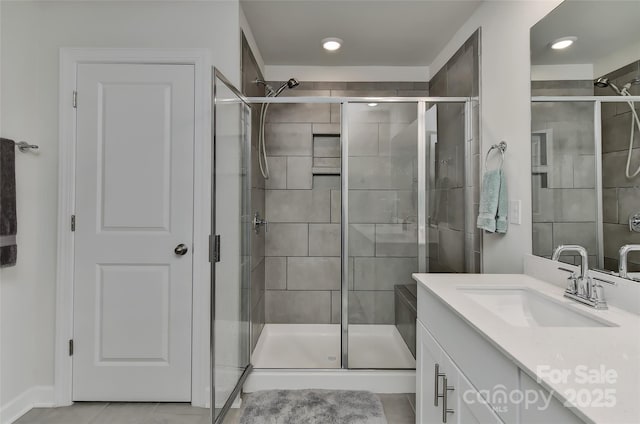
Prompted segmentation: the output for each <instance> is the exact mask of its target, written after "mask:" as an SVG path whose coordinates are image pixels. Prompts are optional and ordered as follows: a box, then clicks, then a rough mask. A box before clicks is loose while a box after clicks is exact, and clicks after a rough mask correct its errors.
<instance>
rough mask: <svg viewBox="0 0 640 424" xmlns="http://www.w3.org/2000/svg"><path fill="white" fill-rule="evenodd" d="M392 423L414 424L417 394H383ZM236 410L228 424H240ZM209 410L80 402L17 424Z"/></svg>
mask: <svg viewBox="0 0 640 424" xmlns="http://www.w3.org/2000/svg"><path fill="white" fill-rule="evenodd" d="M378 396H379V397H380V400H381V401H382V406H383V407H384V412H385V414H386V416H387V421H388V424H414V423H415V413H414V411H413V408H412V406H411V405H412V403H413V402H414V400H413V398H412V397H413V395H405V394H379V395H378ZM239 412H240V410H239V409H232V410H231V411H230V413H229V414H227V418H226V419H225V422H224V424H239V422H240V413H239ZM208 423H209V410H208V409H204V408H194V407H192V406H191V405H189V404H186V403H119V402H113V403H102V402H76V403H75V404H74V405H72V406H67V407H62V408H35V409H32V410H31V411H29V412H27V413H26V414H25V415H24V416H22V417H21V418H20V419H19V420H18V421H16V422H15V423H14V424H208Z"/></svg>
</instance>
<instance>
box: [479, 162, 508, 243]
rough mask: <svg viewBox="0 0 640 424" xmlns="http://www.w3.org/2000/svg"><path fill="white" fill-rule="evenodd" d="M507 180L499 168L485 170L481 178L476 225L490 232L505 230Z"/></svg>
mask: <svg viewBox="0 0 640 424" xmlns="http://www.w3.org/2000/svg"><path fill="white" fill-rule="evenodd" d="M507 207H508V198H507V182H506V180H505V177H504V173H503V172H502V170H501V169H494V170H491V171H487V172H485V174H484V178H483V179H482V191H481V192H480V208H479V214H478V220H477V227H478V228H480V229H483V230H485V231H488V232H490V233H495V232H498V233H503V234H504V233H506V232H507Z"/></svg>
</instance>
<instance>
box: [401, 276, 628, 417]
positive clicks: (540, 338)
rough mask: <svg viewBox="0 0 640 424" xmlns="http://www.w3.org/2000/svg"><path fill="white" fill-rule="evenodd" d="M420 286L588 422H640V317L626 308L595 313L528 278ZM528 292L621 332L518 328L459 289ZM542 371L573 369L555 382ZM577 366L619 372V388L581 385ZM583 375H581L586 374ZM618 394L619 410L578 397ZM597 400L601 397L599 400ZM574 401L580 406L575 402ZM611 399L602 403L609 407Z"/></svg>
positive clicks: (429, 280)
mask: <svg viewBox="0 0 640 424" xmlns="http://www.w3.org/2000/svg"><path fill="white" fill-rule="evenodd" d="M413 276H414V279H415V280H416V281H418V287H424V288H426V289H427V290H428V291H429V292H430V293H432V294H433V295H435V297H436V298H438V299H439V300H440V301H442V302H443V303H444V304H445V305H447V306H448V307H449V308H451V309H452V310H453V311H454V313H456V314H457V315H458V316H460V317H461V318H462V319H463V320H464V321H466V322H467V323H468V324H469V325H470V326H471V327H473V328H474V329H476V330H477V331H478V332H479V333H480V334H481V335H482V336H483V337H485V338H486V339H487V340H488V341H489V342H490V343H491V344H493V345H494V346H495V347H496V348H497V349H498V350H500V351H501V352H502V353H503V354H504V355H506V356H507V357H508V358H509V359H511V360H512V361H513V362H514V363H515V364H516V365H517V366H518V367H519V368H520V369H522V370H523V371H524V372H526V373H527V374H528V375H529V376H530V377H531V378H533V379H534V380H536V381H538V383H539V384H540V385H542V386H543V387H544V388H546V389H547V390H549V391H551V392H552V393H553V394H554V396H555V397H556V398H557V399H559V400H560V401H562V402H567V403H566V405H570V407H571V408H572V410H573V411H574V413H575V414H576V415H578V416H579V417H580V418H582V419H583V420H584V421H586V422H590V423H596V424H604V423H612V424H639V423H640V316H638V315H634V314H631V313H629V312H626V311H624V310H622V309H618V308H615V307H611V306H610V308H609V309H608V310H593V309H592V308H590V307H588V306H584V305H580V304H578V303H577V302H575V301H573V300H570V299H567V298H564V297H563V291H564V290H563V289H562V288H560V287H557V286H554V285H552V284H549V283H546V282H544V281H541V280H538V279H535V278H533V277H530V276H528V275H524V274H413ZM469 286H487V287H497V288H498V287H499V288H503V287H514V288H518V287H526V288H530V289H533V290H536V291H538V292H540V293H542V294H544V295H547V296H549V297H552V298H554V299H555V300H558V301H560V302H562V303H566V304H567V305H568V307H570V308H578V309H581V310H582V311H587V313H589V314H591V315H593V316H596V317H601V318H603V319H604V320H607V321H609V322H611V323H614V324H616V325H618V326H617V327H516V326H512V325H510V324H508V323H507V322H506V321H503V320H502V319H501V318H500V317H498V316H497V315H495V314H493V313H491V312H490V311H489V310H487V309H485V308H484V307H483V306H481V305H479V304H478V303H476V302H474V301H473V300H471V299H470V298H469V297H467V296H465V294H464V293H463V292H461V291H460V290H458V289H457V288H458V287H469ZM540 366H548V367H550V369H552V370H570V372H571V375H570V376H568V378H566V379H564V381H562V379H553V378H550V376H549V374H547V373H544V375H542V373H541V372H540V371H539V367H540ZM576 366H583V367H585V368H583V369H582V370H589V371H591V370H600V369H601V367H603V366H604V367H605V369H606V370H614V371H615V372H616V373H617V378H616V382H615V384H611V383H593V382H591V383H580V381H576V380H577V374H576V371H577V370H576ZM582 370H580V371H582ZM598 375H599V374H598ZM605 388H609V389H611V388H613V389H615V393H614V396H615V402H616V403H615V406H613V407H607V406H600V407H598V406H593V405H585V404H588V403H589V402H584V401H583V402H576V401H575V397H574V396H572V392H573V393H576V391H577V392H578V393H580V392H582V393H585V392H586V394H583V396H587V395H591V396H594V394H595V393H596V392H601V393H602V391H601V389H605ZM594 398H595V396H594ZM572 399H573V400H574V401H572ZM605 401H606V399H603V400H602V402H603V403H605Z"/></svg>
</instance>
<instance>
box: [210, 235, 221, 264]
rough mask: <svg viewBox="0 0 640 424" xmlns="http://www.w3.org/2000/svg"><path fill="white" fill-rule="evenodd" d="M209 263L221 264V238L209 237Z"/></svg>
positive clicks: (217, 236)
mask: <svg viewBox="0 0 640 424" xmlns="http://www.w3.org/2000/svg"><path fill="white" fill-rule="evenodd" d="M209 262H211V263H216V262H220V236H219V235H217V234H216V235H215V236H214V235H209Z"/></svg>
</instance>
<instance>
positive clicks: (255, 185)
mask: <svg viewBox="0 0 640 424" xmlns="http://www.w3.org/2000/svg"><path fill="white" fill-rule="evenodd" d="M262 78H263V77H262V73H261V72H260V69H259V68H258V65H257V63H256V60H255V58H254V57H253V54H252V53H251V49H250V48H249V44H248V43H247V40H246V39H245V37H244V34H243V35H242V66H241V83H242V87H241V91H242V93H243V94H244V95H246V96H264V94H265V93H264V88H263V87H261V86H259V85H257V84H255V81H256V80H257V79H262ZM251 113H252V116H251V180H252V181H251V206H252V208H253V212H258V213H259V214H260V216H261V217H264V216H265V191H264V190H265V180H264V178H263V177H262V174H261V173H260V167H259V165H258V130H259V128H260V106H259V105H254V106H252V111H251ZM264 234H265V233H264V231H261V232H260V233H255V232H254V231H252V232H251V243H252V252H251V286H250V288H248V290H250V299H251V304H250V308H251V328H252V332H251V334H252V340H251V350H252V351H253V347H254V346H255V344H256V343H257V341H258V337H260V334H261V333H262V329H263V328H264V322H265V273H266V269H265V257H264V251H265V235H264Z"/></svg>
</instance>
